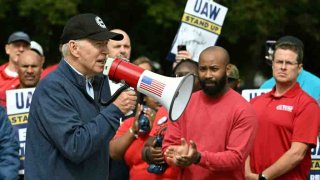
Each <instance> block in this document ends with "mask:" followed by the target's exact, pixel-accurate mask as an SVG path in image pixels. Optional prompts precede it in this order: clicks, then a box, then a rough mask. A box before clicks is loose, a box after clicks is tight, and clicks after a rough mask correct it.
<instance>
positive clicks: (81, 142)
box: [25, 60, 124, 180]
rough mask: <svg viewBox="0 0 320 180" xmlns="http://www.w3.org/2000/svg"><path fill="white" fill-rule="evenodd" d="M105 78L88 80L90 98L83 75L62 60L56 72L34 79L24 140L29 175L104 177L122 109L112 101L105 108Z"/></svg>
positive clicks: (79, 178)
mask: <svg viewBox="0 0 320 180" xmlns="http://www.w3.org/2000/svg"><path fill="white" fill-rule="evenodd" d="M103 80H104V79H103V77H98V76H97V77H95V78H94V81H93V83H92V85H93V87H94V92H95V100H93V99H92V98H91V97H90V96H89V95H88V94H87V91H86V84H85V83H86V81H85V78H84V77H83V76H81V75H79V74H78V73H76V72H75V71H74V70H73V69H72V68H71V67H70V65H68V64H67V63H66V62H65V61H64V60H62V61H61V62H60V64H59V66H58V68H57V70H56V71H54V72H52V73H50V74H49V75H48V76H47V77H45V78H44V79H43V80H42V81H41V82H40V84H38V86H37V88H36V90H35V92H34V94H33V97H32V102H31V107H30V113H29V121H28V131H27V139H26V160H25V178H26V179H27V180H34V179H35V180H37V179H44V180H51V179H57V180H64V179H65V180H73V179H74V180H82V179H83V180H88V179H93V180H100V179H101V180H106V179H107V178H108V169H109V167H108V161H109V141H110V140H111V139H112V137H113V136H114V134H115V132H116V130H117V129H118V126H119V119H120V118H121V117H123V116H124V115H123V113H122V112H121V111H120V110H119V109H118V108H117V107H116V106H115V105H113V104H111V105H109V106H107V107H104V106H102V105H101V104H100V103H99V101H98V100H99V98H100V97H101V96H104V97H108V96H110V91H109V86H108V84H106V83H108V82H107V80H106V81H104V87H106V85H107V88H105V89H106V90H104V91H102V92H100V90H101V86H102V85H103V83H101V82H102V81H103ZM106 93H108V94H107V96H106Z"/></svg>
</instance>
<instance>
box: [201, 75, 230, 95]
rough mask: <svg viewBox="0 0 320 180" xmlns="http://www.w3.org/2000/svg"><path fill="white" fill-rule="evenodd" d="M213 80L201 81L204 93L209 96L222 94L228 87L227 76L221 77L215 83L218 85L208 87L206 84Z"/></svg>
mask: <svg viewBox="0 0 320 180" xmlns="http://www.w3.org/2000/svg"><path fill="white" fill-rule="evenodd" d="M210 81H212V80H206V79H200V84H201V87H202V90H203V92H204V93H206V94H207V95H208V96H216V95H218V94H220V93H221V92H222V91H223V90H224V89H225V87H226V84H227V75H224V76H223V77H221V79H218V80H216V81H215V83H216V85H215V86H214V87H207V86H206V82H210Z"/></svg>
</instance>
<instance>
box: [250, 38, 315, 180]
mask: <svg viewBox="0 0 320 180" xmlns="http://www.w3.org/2000/svg"><path fill="white" fill-rule="evenodd" d="M302 61H303V45H302V42H301V41H300V40H299V39H298V38H296V37H293V36H284V37H281V38H280V39H279V40H278V41H277V43H276V45H275V51H274V54H273V59H272V74H273V77H274V79H275V81H276V85H275V86H274V87H273V89H272V91H271V92H269V93H266V94H263V95H261V96H258V97H256V98H254V99H252V100H251V103H252V105H253V107H254V109H255V111H256V113H257V117H258V127H259V128H258V131H257V136H256V139H255V141H254V147H253V149H252V152H251V153H250V156H249V157H248V159H247V162H246V176H247V179H258V178H259V179H281V180H289V179H307V177H308V174H309V171H310V167H311V148H312V147H315V146H316V143H317V134H318V121H319V113H318V112H319V107H318V104H317V102H316V101H315V100H314V99H313V98H312V97H311V96H309V95H308V94H307V93H306V92H304V91H303V90H302V89H301V87H300V85H299V83H297V77H298V75H299V73H300V72H301V70H302Z"/></svg>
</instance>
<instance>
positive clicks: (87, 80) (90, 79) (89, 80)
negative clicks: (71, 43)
mask: <svg viewBox="0 0 320 180" xmlns="http://www.w3.org/2000/svg"><path fill="white" fill-rule="evenodd" d="M64 61H65V62H66V63H67V64H68V65H69V66H70V67H71V69H73V70H74V71H75V72H76V73H77V74H79V75H80V76H83V77H85V76H84V75H83V74H82V73H81V72H79V71H78V70H77V69H76V68H74V67H73V66H72V65H71V64H69V62H68V61H67V60H66V59H64ZM85 78H86V82H90V83H92V81H93V78H92V77H91V78H88V77H85Z"/></svg>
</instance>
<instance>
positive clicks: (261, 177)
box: [258, 173, 267, 180]
mask: <svg viewBox="0 0 320 180" xmlns="http://www.w3.org/2000/svg"><path fill="white" fill-rule="evenodd" d="M258 180H267V177H266V176H265V175H263V174H262V173H260V174H259V178H258Z"/></svg>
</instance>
